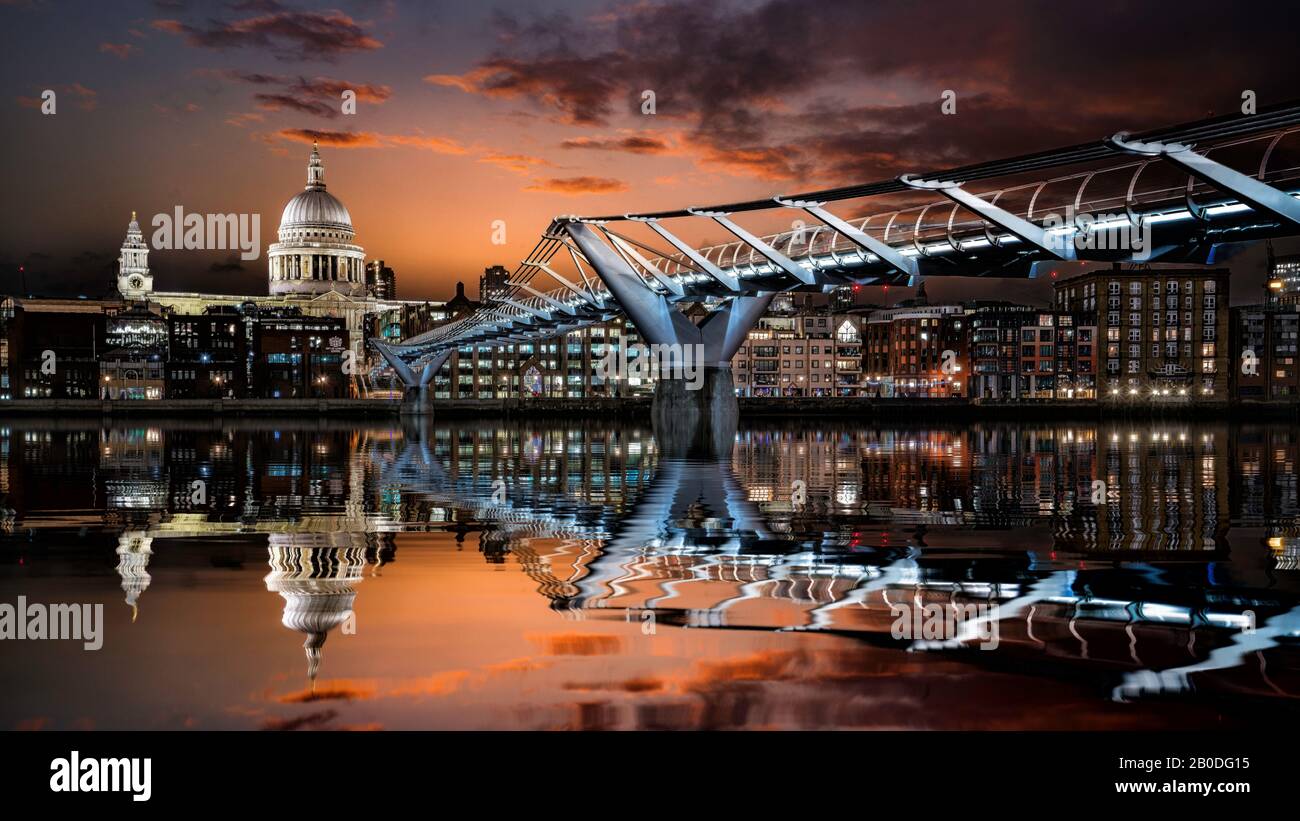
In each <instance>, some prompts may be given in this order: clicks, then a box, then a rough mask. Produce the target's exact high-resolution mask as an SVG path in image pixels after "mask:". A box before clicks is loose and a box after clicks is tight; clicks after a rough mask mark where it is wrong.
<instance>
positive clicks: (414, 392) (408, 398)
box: [375, 343, 451, 416]
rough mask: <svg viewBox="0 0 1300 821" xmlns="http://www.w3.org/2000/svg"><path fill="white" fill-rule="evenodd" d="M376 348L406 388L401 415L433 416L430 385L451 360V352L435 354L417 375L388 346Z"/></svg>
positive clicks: (378, 345) (382, 345) (378, 344)
mask: <svg viewBox="0 0 1300 821" xmlns="http://www.w3.org/2000/svg"><path fill="white" fill-rule="evenodd" d="M375 348H376V349H377V350H378V351H379V355H380V356H382V357H383V358H384V361H386V362H387V363H388V364H389V365H391V366H392V367H393V370H394V371H396V372H397V378H398V379H400V380H402V384H403V385H404V386H405V387H406V390H405V392H404V393H403V394H402V406H401V410H400V413H401V415H402V416H432V415H433V395H432V393H431V392H430V390H429V385H430V384H431V383H432V382H433V375H434V374H436V373H437V372H438V369H439V368H441V367H442V366H443V364H444V363H446V361H447V360H448V359H450V358H451V351H449V350H448V351H442V352H440V353H437V354H434V355H433V358H432V359H430V360H428V361H427V362H425V363H424V365H423V366H422V367H420V369H419V372H418V373H417V372H416V370H415V369H414V368H412V367H411V366H410V365H407V364H406V363H405V362H403V361H402V360H401V357H399V356H397V355H396V354H394V353H393V352H392V351H391V350H390V349H389V348H388V346H387V345H384V344H382V343H377V344H375Z"/></svg>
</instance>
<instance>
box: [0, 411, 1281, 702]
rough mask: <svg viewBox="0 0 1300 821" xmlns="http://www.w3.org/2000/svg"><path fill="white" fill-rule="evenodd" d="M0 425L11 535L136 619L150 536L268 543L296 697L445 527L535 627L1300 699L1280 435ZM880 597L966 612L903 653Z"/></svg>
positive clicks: (1164, 429) (1252, 430)
mask: <svg viewBox="0 0 1300 821" xmlns="http://www.w3.org/2000/svg"><path fill="white" fill-rule="evenodd" d="M4 433H5V435H6V442H7V444H8V450H7V451H6V452H7V454H8V457H7V459H6V461H5V472H4V474H3V479H4V483H5V487H4V491H5V493H6V497H5V499H6V503H5V507H6V510H5V524H6V526H7V528H8V529H9V530H10V531H11V533H13V534H14V535H13V536H12V537H11V538H17V537H18V536H20V535H21V534H23V533H24V532H25V533H27V534H29V535H28V538H29V539H30V538H32V536H31V535H30V534H34V533H44V532H49V531H59V530H63V529H67V528H69V527H83V528H84V527H87V526H95V527H102V528H106V529H108V530H109V531H110V532H115V533H117V547H116V555H117V565H116V570H117V573H118V575H119V577H120V580H121V587H122V590H123V593H124V598H125V603H126V604H127V605H129V606H130V607H132V608H133V610H134V609H138V608H140V607H141V606H142V604H143V602H144V601H145V600H146V599H147V598H148V592H147V591H148V590H149V588H150V584H151V577H150V573H149V565H150V562H151V561H152V560H154V559H155V557H156V556H157V554H158V551H159V543H160V542H163V541H167V543H168V544H170V541H169V540H173V539H185V538H198V537H203V538H209V537H214V536H229V537H235V536H238V537H241V538H252V537H257V536H259V535H260V534H265V539H266V540H267V541H266V550H267V558H266V561H267V567H268V572H267V573H266V575H265V584H266V589H267V590H268V591H270V592H272V593H276V594H278V595H279V596H280V597H282V598H283V600H284V605H283V611H282V624H283V626H284V627H286V628H290V629H292V630H295V631H298V632H300V633H302V634H303V636H304V649H305V654H306V658H307V672H308V676H309V678H310V679H311V680H312V682H313V683H314V681H315V679H316V676H317V674H318V671H319V669H320V668H321V666H322V664H323V652H324V646H325V644H326V640H327V637H328V636H330V635H331V634H332V633H334V632H336V631H340V630H342V631H347V630H348V625H349V623H350V621H351V620H352V619H354V618H355V617H356V611H362V612H364V608H365V597H366V593H365V592H364V590H365V587H364V586H363V580H364V579H365V578H366V577H367V576H368V575H373V574H378V573H381V572H382V570H383V567H384V566H385V565H386V564H388V563H390V562H393V561H395V559H396V551H397V536H398V534H401V533H409V532H413V531H443V532H450V533H453V534H455V538H456V539H457V541H458V542H461V543H474V542H476V543H477V546H478V548H479V550H480V551H481V553H482V555H483V558H484V559H485V560H486V561H487V562H489V563H491V564H498V565H504V566H507V567H508V566H510V565H512V564H513V565H515V566H517V567H518V568H519V569H521V570H523V571H524V573H526V574H527V575H528V576H529V577H530V578H531V579H532V580H533V582H535V584H536V590H537V592H538V594H540V596H541V597H543V600H544V601H546V602H548V603H549V606H550V608H551V609H553V610H554V611H556V612H557V616H558V617H560V618H569V619H583V620H622V621H632V622H638V623H641V624H643V625H647V624H648V625H652V628H653V629H654V630H660V631H663V630H675V629H688V628H704V629H710V630H727V631H768V632H776V633H784V634H826V635H833V636H838V637H850V638H853V639H856V640H858V641H860V642H863V643H865V644H866V645H868V646H871V647H875V648H882V649H886V650H898V651H903V650H906V651H911V652H914V653H924V654H950V655H951V656H952V657H954V658H959V659H960V660H961V661H962V663H963V664H967V665H973V666H975V667H976V668H981V667H982V668H987V669H990V670H1004V669H1008V668H1014V669H1018V670H1021V671H1029V672H1030V673H1031V674H1032V675H1041V676H1045V677H1048V678H1056V679H1060V678H1063V677H1064V678H1068V677H1071V676H1079V677H1083V678H1086V679H1088V680H1090V681H1102V682H1104V686H1100V687H1099V689H1098V692H1103V693H1106V694H1109V696H1110V698H1112V699H1115V700H1120V701H1132V700H1139V701H1142V700H1149V699H1151V698H1153V697H1157V696H1162V695H1163V696H1168V695H1170V694H1175V693H1184V694H1188V693H1189V692H1190V691H1194V692H1195V693H1196V694H1197V695H1201V694H1205V693H1218V694H1221V695H1231V696H1234V697H1248V698H1262V699H1270V700H1276V699H1282V700H1283V701H1284V702H1287V703H1290V700H1291V699H1293V698H1294V697H1295V695H1296V694H1297V692H1300V681H1298V680H1297V672H1298V671H1300V659H1298V658H1297V653H1296V647H1297V644H1296V641H1297V638H1298V637H1300V578H1298V577H1297V571H1296V556H1297V555H1298V553H1300V551H1297V549H1296V543H1297V537H1298V536H1300V533H1298V531H1297V524H1298V523H1300V501H1298V498H1297V492H1296V482H1295V472H1294V466H1295V462H1296V458H1297V455H1300V454H1297V449H1298V447H1300V444H1298V438H1297V434H1296V433H1295V431H1294V430H1293V429H1291V428H1285V427H1249V426H1247V427H1228V426H1209V427H1206V426H1194V425H1184V424H1177V423H1142V424H1118V425H1110V424H1103V425H1097V424H1076V425H1060V424H1058V425H1051V426H1021V427H1016V426H1007V425H975V426H972V427H963V428H927V429H906V428H901V429H886V430H876V429H864V428H861V427H855V426H847V425H844V426H841V425H835V424H829V425H827V424H819V425H817V426H816V427H815V428H814V427H811V426H802V425H796V424H791V425H787V426H781V425H773V424H769V423H765V425H764V426H762V427H748V428H747V427H744V426H742V429H741V430H740V432H739V433H738V434H737V436H736V442H735V445H734V448H733V450H732V453H731V455H730V458H727V459H720V460H710V459H685V458H677V457H668V456H663V455H661V453H660V452H659V449H658V448H657V447H656V442H655V440H654V438H653V436H652V434H651V433H650V431H649V430H648V429H647V428H644V427H637V426H632V425H618V426H611V425H604V424H595V423H591V424H581V423H545V422H529V423H502V424H489V423H479V424H459V423H448V422H441V421H439V422H430V421H427V420H426V421H422V422H419V423H412V424H411V425H410V426H408V427H405V428H401V427H398V428H388V427H375V428H362V429H351V428H347V429H344V428H340V429H337V430H334V429H330V428H312V427H306V426H300V427H297V428H295V427H293V426H279V427H275V426H273V427H268V428H260V427H257V426H249V427H247V428H240V429H235V428H214V429H203V430H196V429H193V428H187V427H185V426H177V427H169V426H160V427H156V428H152V427H151V428H141V429H139V430H135V429H131V430H122V429H115V430H104V431H98V430H96V431H86V430H80V429H77V428H75V427H69V428H66V429H59V428H56V429H52V430H51V429H30V430H20V429H8V430H6V431H5V432H4ZM60 459H63V460H64V461H63V462H60ZM60 465H63V467H59V466H60ZM75 465H80V466H82V467H83V468H88V469H89V474H90V475H91V477H92V478H91V479H90V482H89V483H85V482H81V481H71V482H68V483H66V484H65V485H64V487H62V489H61V490H60V491H59V493H58V497H59V502H60V503H59V504H58V505H54V504H52V503H51V499H50V498H47V495H48V494H50V490H49V489H48V484H47V482H46V481H45V480H47V479H48V476H49V474H50V473H51V472H57V471H63V472H65V473H66V472H72V473H74V474H75V473H76V471H75V470H74V469H73V468H72V467H70V466H75ZM195 476H201V477H206V481H207V484H206V485H205V487H206V488H207V494H208V495H207V498H206V499H205V500H201V501H203V503H202V504H195V503H194V496H193V487H194V485H193V481H194V479H193V477H195ZM77 478H78V479H79V478H80V477H79V476H78V477H77ZM87 487H89V490H88V491H87ZM86 492H88V493H89V496H88V497H86V496H84V494H85V493H86ZM79 494H82V495H79ZM376 595H377V594H376ZM903 605H908V606H911V607H917V608H924V607H926V606H929V609H928V610H926V611H925V612H942V613H945V614H946V613H949V612H952V613H977V614H978V616H977V617H976V618H972V619H969V620H966V621H960V620H958V621H956V622H955V623H956V624H958V625H959V626H960V630H959V631H958V632H957V633H956V634H955V635H948V636H944V637H943V638H944V640H942V641H933V640H928V638H922V637H921V636H909V637H906V638H900V637H898V635H897V632H898V631H897V629H896V624H897V614H898V612H899V611H900V608H901V607H902V606H903ZM994 622H995V623H996V636H997V641H996V646H995V647H994V648H991V649H987V650H982V649H980V647H981V644H982V641H981V636H982V637H983V638H985V639H986V638H987V637H988V636H989V629H988V628H990V627H991V626H992V625H993V623H994ZM792 638H793V636H792Z"/></svg>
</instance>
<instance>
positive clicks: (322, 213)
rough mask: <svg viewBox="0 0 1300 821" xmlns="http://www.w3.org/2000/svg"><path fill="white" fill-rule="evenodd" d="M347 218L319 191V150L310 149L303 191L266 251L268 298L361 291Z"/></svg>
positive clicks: (362, 255) (361, 270)
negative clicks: (268, 281)
mask: <svg viewBox="0 0 1300 821" xmlns="http://www.w3.org/2000/svg"><path fill="white" fill-rule="evenodd" d="M355 236H356V233H355V231H354V229H353V227H352V215H351V214H349V213H348V209H347V208H345V207H344V206H343V203H341V202H339V200H338V198H337V197H335V196H334V195H333V194H331V193H329V192H328V191H326V190H325V166H324V165H323V164H322V163H321V159H320V148H319V146H317V145H316V143H312V146H311V158H310V159H309V160H308V161H307V187H306V188H304V189H303V190H302V191H300V192H299V193H298V194H296V195H295V196H294V198H293V199H291V200H289V203H288V204H287V205H285V206H284V213H283V214H281V215H280V231H279V240H280V241H279V242H276V243H272V244H271V246H270V247H269V248H267V266H268V270H267V276H268V278H269V280H270V283H269V284H270V291H271V295H272V296H282V295H286V296H304V297H308V296H311V297H314V296H319V295H321V294H325V293H329V292H330V291H338V292H341V293H344V294H350V295H364V294H365V293H366V270H365V269H366V252H365V249H364V248H362V247H361V246H360V245H356V244H354V242H353V239H354V238H355Z"/></svg>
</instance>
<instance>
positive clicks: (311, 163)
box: [307, 140, 325, 191]
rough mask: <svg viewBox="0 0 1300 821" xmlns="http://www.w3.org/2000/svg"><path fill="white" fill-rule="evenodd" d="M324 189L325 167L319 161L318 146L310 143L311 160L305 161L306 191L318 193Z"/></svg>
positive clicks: (314, 141) (313, 142)
mask: <svg viewBox="0 0 1300 821" xmlns="http://www.w3.org/2000/svg"><path fill="white" fill-rule="evenodd" d="M324 188H325V166H324V165H323V164H322V163H321V161H320V145H319V144H318V143H317V142H316V140H312V141H311V159H309V160H308V161H307V190H308V191H318V190H322V189H324Z"/></svg>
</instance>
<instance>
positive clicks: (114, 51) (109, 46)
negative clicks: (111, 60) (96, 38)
mask: <svg viewBox="0 0 1300 821" xmlns="http://www.w3.org/2000/svg"><path fill="white" fill-rule="evenodd" d="M99 50H100V51H101V52H103V53H105V54H111V55H113V56H114V57H116V58H117V59H119V60H125V59H126V58H127V57H130V56H131V52H133V51H135V46H133V45H131V44H130V43H100V44H99Z"/></svg>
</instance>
